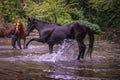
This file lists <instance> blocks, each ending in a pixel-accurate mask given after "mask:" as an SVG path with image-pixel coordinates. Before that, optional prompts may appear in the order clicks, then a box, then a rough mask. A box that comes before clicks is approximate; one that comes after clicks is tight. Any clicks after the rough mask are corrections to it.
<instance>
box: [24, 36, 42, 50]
mask: <svg viewBox="0 0 120 80" xmlns="http://www.w3.org/2000/svg"><path fill="white" fill-rule="evenodd" d="M32 41H37V42H41V40H40V38H32V39H30V40H29V41H28V42H27V43H26V44H25V47H26V48H27V47H28V45H29V44H30V42H32Z"/></svg>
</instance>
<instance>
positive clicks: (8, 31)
mask: <svg viewBox="0 0 120 80" xmlns="http://www.w3.org/2000/svg"><path fill="white" fill-rule="evenodd" d="M14 32H15V25H13V24H12V23H7V24H6V30H5V32H4V35H5V36H6V37H11V36H12V35H13V34H14Z"/></svg>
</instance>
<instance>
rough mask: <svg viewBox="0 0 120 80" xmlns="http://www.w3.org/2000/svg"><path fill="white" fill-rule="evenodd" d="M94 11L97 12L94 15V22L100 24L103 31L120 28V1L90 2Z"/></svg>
mask: <svg viewBox="0 0 120 80" xmlns="http://www.w3.org/2000/svg"><path fill="white" fill-rule="evenodd" d="M89 2H90V3H91V4H92V9H94V10H95V11H96V14H95V15H93V16H94V17H96V18H94V19H93V20H94V22H96V23H98V24H99V25H100V26H101V27H102V29H103V30H106V29H108V28H120V23H119V22H120V15H119V13H120V7H119V5H120V0H97V1H96V0H89Z"/></svg>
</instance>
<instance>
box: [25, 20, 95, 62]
mask: <svg viewBox="0 0 120 80" xmlns="http://www.w3.org/2000/svg"><path fill="white" fill-rule="evenodd" d="M33 29H37V30H38V32H39V36H40V37H39V38H33V39H31V40H30V41H28V42H27V44H26V46H28V44H29V43H30V42H31V41H38V42H46V43H48V45H49V50H50V53H52V50H53V46H54V44H58V43H61V42H62V41H63V40H64V39H75V40H76V41H77V43H78V47H79V55H78V58H77V59H78V60H79V59H80V58H84V53H85V50H86V46H85V44H84V41H83V40H84V38H85V36H86V34H87V33H88V35H89V47H88V52H87V53H89V54H90V57H91V53H92V50H93V44H94V33H93V31H92V30H91V29H90V28H89V27H87V26H86V25H84V24H82V23H80V22H73V23H70V24H66V25H64V26H59V25H57V24H51V23H48V22H45V21H41V20H37V19H31V18H29V19H28V25H27V29H26V34H27V35H29V33H30V32H31V31H32V30H33Z"/></svg>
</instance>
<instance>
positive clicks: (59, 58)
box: [0, 40, 120, 80]
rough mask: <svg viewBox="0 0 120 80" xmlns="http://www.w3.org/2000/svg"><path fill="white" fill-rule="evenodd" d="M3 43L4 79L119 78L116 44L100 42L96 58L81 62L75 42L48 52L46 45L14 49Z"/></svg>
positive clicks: (1, 68)
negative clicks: (78, 58)
mask: <svg viewBox="0 0 120 80" xmlns="http://www.w3.org/2000/svg"><path fill="white" fill-rule="evenodd" d="M3 42H4V40H1V41H0V44H1V46H0V65H1V66H0V79H2V80H4V79H8V80H9V79H12V80H15V79H21V77H22V79H21V80H89V79H92V80H101V79H105V80H110V79H111V80H119V75H120V55H119V52H120V46H119V45H118V44H115V43H109V42H106V41H98V42H96V43H95V50H94V52H93V58H92V60H91V59H90V58H89V56H87V55H86V57H85V59H84V60H81V61H77V60H76V57H77V55H78V48H77V43H76V42H75V41H69V43H66V42H64V43H63V45H62V46H60V47H59V48H58V49H57V48H55V49H56V50H55V52H54V53H52V54H49V53H48V46H47V45H46V44H45V45H36V44H34V43H33V44H31V45H30V46H29V47H28V49H25V50H24V49H23V50H19V49H17V50H13V49H11V45H7V44H6V45H3V44H4V43H3ZM2 43H3V44H2ZM56 47H57V46H56ZM3 63H4V64H3ZM9 73H11V74H9Z"/></svg>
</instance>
